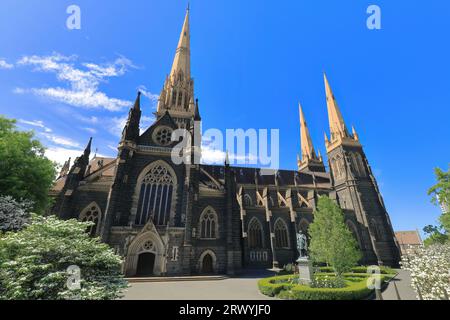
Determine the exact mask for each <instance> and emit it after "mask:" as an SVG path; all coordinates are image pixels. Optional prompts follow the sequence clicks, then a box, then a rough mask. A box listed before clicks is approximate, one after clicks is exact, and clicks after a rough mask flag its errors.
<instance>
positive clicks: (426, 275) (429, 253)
mask: <svg viewBox="0 0 450 320" xmlns="http://www.w3.org/2000/svg"><path fill="white" fill-rule="evenodd" d="M402 266H403V269H405V270H408V271H410V272H411V278H412V287H413V288H414V290H415V291H416V292H417V295H418V298H419V299H423V300H443V299H445V300H448V299H449V297H450V244H449V243H446V244H435V245H432V246H429V247H425V248H419V249H416V250H414V252H411V254H409V255H405V256H404V257H403V259H402Z"/></svg>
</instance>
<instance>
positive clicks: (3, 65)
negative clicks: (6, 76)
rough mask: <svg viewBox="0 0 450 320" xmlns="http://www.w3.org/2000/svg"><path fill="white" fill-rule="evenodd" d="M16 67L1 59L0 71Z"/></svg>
mask: <svg viewBox="0 0 450 320" xmlns="http://www.w3.org/2000/svg"><path fill="white" fill-rule="evenodd" d="M12 68H14V65H12V64H10V63H8V62H6V60H4V59H0V69H12Z"/></svg>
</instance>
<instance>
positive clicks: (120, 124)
mask: <svg viewBox="0 0 450 320" xmlns="http://www.w3.org/2000/svg"><path fill="white" fill-rule="evenodd" d="M127 120H128V115H124V116H122V117H113V118H106V119H103V120H102V123H104V125H105V127H106V128H107V130H108V131H109V133H111V134H112V135H113V136H115V137H118V138H121V137H122V132H123V129H124V128H125V125H126V124H127ZM154 121H155V118H154V117H148V116H142V117H141V123H140V128H141V132H140V133H141V134H143V133H144V132H145V130H147V129H148V128H149V127H150V125H152V124H153V122H154Z"/></svg>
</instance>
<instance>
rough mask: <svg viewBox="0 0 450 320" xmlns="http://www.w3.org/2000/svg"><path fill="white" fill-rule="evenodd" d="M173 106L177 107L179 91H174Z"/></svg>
mask: <svg viewBox="0 0 450 320" xmlns="http://www.w3.org/2000/svg"><path fill="white" fill-rule="evenodd" d="M172 105H173V106H176V105H177V90H173V91H172Z"/></svg>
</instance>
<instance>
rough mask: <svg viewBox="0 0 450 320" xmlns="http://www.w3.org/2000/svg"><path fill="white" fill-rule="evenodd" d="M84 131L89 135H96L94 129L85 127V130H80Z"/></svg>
mask: <svg viewBox="0 0 450 320" xmlns="http://www.w3.org/2000/svg"><path fill="white" fill-rule="evenodd" d="M82 129H83V130H84V131H87V132H89V133H90V134H96V133H97V129H94V128H88V127H85V128H82Z"/></svg>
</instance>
